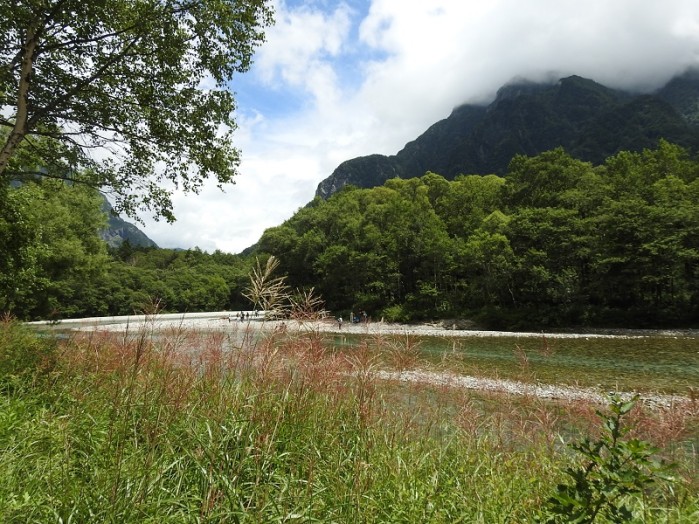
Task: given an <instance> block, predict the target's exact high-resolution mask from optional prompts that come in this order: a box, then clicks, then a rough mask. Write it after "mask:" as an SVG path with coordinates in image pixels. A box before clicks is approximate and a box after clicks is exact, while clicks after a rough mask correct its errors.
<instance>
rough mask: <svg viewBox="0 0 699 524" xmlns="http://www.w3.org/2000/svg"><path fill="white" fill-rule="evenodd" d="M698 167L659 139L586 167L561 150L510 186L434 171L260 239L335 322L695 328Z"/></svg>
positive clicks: (522, 165)
mask: <svg viewBox="0 0 699 524" xmlns="http://www.w3.org/2000/svg"><path fill="white" fill-rule="evenodd" d="M697 197H699V163H698V162H697V161H695V160H693V159H692V158H690V156H689V154H688V153H687V152H686V151H685V150H684V149H682V148H680V147H677V146H674V145H672V144H669V143H667V142H664V141H661V143H660V145H659V147H658V148H657V149H654V150H644V151H643V152H640V153H629V152H621V153H619V154H616V155H614V156H612V157H610V158H608V159H607V160H606V162H604V164H603V165H601V166H597V167H594V166H593V165H591V164H589V163H586V162H582V161H579V160H576V159H574V158H572V157H571V156H570V155H568V154H567V153H566V152H564V151H563V150H562V149H556V150H553V151H549V152H546V153H542V154H540V155H538V156H534V157H525V156H517V157H515V158H514V159H513V160H512V162H511V163H510V166H509V170H508V172H507V174H506V175H505V177H504V178H500V177H496V176H494V175H489V176H477V175H471V176H459V177H457V178H456V179H455V180H454V181H451V182H450V181H447V180H445V179H444V178H443V177H441V176H439V175H437V174H434V173H428V174H427V175H425V176H423V177H421V178H414V179H409V180H402V179H392V180H389V181H387V182H386V183H385V184H384V186H382V187H377V188H373V189H355V188H351V187H346V188H345V189H344V190H343V191H341V192H340V193H338V194H336V195H334V196H333V197H331V198H330V199H328V200H327V201H325V200H322V199H320V198H316V199H315V200H314V201H313V202H312V203H311V204H310V205H309V206H307V207H306V208H303V209H301V210H300V211H299V212H298V213H297V214H296V215H295V216H294V217H292V218H291V219H290V220H288V221H287V222H285V223H284V224H282V225H280V226H278V227H275V228H272V229H269V230H267V231H266V232H265V234H264V235H263V237H262V238H261V240H260V242H259V244H258V249H259V251H260V252H263V253H269V254H272V255H275V256H277V257H278V258H279V259H280V261H281V268H282V271H283V272H284V273H286V274H287V275H288V277H289V284H290V285H291V286H293V287H306V286H311V285H313V286H315V287H316V288H317V289H318V291H319V292H320V294H321V295H322V296H323V297H324V298H325V299H326V300H327V304H328V308H329V309H331V310H345V311H350V310H353V311H358V310H367V311H369V312H370V313H371V314H372V315H373V316H374V317H384V318H386V319H388V320H403V321H405V320H418V319H424V318H455V317H457V318H458V317H464V316H465V317H470V318H475V319H477V320H479V321H480V322H481V324H483V325H486V326H491V327H507V328H518V327H520V328H521V327H524V328H527V329H531V328H533V327H537V326H572V325H593V326H615V325H616V326H625V327H633V326H635V327H651V326H682V325H684V326H687V325H693V324H694V323H696V320H697V318H699V317H698V316H699V309H698V308H699V212H698V208H697V206H696V201H697Z"/></svg>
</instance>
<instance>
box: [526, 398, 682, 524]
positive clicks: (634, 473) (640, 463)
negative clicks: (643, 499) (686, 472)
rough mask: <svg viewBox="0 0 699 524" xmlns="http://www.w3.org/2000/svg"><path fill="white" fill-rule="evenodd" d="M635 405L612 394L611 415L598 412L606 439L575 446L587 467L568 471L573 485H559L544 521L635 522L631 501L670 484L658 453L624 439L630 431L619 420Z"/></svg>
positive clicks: (600, 438)
mask: <svg viewBox="0 0 699 524" xmlns="http://www.w3.org/2000/svg"><path fill="white" fill-rule="evenodd" d="M637 400H638V397H635V398H633V399H631V400H630V401H624V400H623V399H622V398H621V397H620V396H619V395H610V406H609V409H610V412H611V413H609V414H604V413H602V412H600V411H597V415H598V416H599V417H600V418H601V419H602V421H603V423H602V435H601V436H600V437H599V439H598V440H595V441H592V440H590V439H589V438H587V437H586V438H584V439H583V440H582V441H581V442H577V443H574V444H572V445H571V447H572V448H573V449H574V450H575V451H576V452H578V453H579V454H580V455H582V457H583V463H582V464H581V465H580V466H578V467H571V468H567V469H566V470H565V473H566V474H567V475H568V476H569V477H570V478H571V480H572V482H571V483H567V484H565V483H564V484H559V485H558V487H557V492H556V494H555V495H553V496H552V497H551V498H549V500H548V504H547V506H546V508H545V509H544V513H543V515H542V516H540V517H539V519H538V520H539V521H540V522H547V523H559V522H566V523H568V522H575V523H579V524H590V523H593V522H595V521H596V520H597V518H598V517H603V518H606V519H607V520H609V521H611V522H631V521H633V520H634V515H633V511H632V508H631V506H630V504H631V502H632V501H633V498H634V497H637V496H638V495H640V494H642V493H644V492H645V491H646V490H648V489H650V488H652V487H654V486H656V485H657V484H658V483H660V482H661V481H666V482H667V481H670V480H671V479H670V477H667V476H665V475H664V473H665V472H666V471H667V469H668V468H667V466H665V465H664V464H662V463H660V462H657V461H655V460H653V458H652V457H653V455H654V454H655V453H656V452H657V451H658V449H657V448H655V447H653V446H652V445H651V444H650V443H648V442H646V441H643V440H639V439H635V438H628V439H625V438H624V437H626V436H627V435H628V433H629V431H630V428H628V427H623V426H622V423H621V419H622V418H623V417H624V416H625V415H626V414H627V413H629V411H631V409H632V408H633V406H634V405H635V403H636V401H637Z"/></svg>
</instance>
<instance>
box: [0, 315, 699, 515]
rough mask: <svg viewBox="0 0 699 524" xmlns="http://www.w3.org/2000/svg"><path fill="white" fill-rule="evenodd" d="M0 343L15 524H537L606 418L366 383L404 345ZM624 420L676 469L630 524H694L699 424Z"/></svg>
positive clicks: (413, 351)
mask: <svg viewBox="0 0 699 524" xmlns="http://www.w3.org/2000/svg"><path fill="white" fill-rule="evenodd" d="M241 329H243V328H241ZM0 333H1V334H0V351H2V352H3V355H4V356H5V357H6V358H7V357H8V356H11V357H12V358H11V359H8V360H7V361H8V362H12V366H11V367H6V368H3V369H2V376H1V377H0V391H1V392H2V395H1V396H0V521H2V522H7V523H13V522H22V523H26V522H37V523H46V522H119V523H128V522H139V523H142V522H158V523H163V522H178V523H179V522H367V523H370V522H450V523H451V522H468V523H471V522H476V523H477V522H483V523H493V522H495V523H497V522H532V521H533V519H534V518H535V516H537V515H538V514H539V513H540V511H541V509H542V507H544V505H545V503H546V500H547V499H548V498H549V497H550V496H551V495H552V494H553V493H554V492H555V490H556V485H557V484H558V483H559V482H561V481H563V480H564V478H565V468H566V467H569V466H573V465H576V464H577V461H578V458H577V457H576V456H575V454H574V452H573V451H572V450H571V449H570V447H569V446H567V445H566V444H567V443H568V442H571V441H574V440H575V439H578V438H580V437H583V436H588V435H590V436H593V437H594V435H596V434H597V433H598V432H599V427H598V426H599V423H598V420H597V417H596V416H595V414H594V411H595V409H596V408H598V406H590V405H586V404H583V403H570V402H568V403H549V402H545V401H543V400H540V399H536V398H529V397H523V398H511V397H503V396H497V395H488V394H478V393H473V392H466V391H462V390H458V389H455V388H449V387H446V386H429V385H424V384H422V385H420V384H415V385H410V384H400V385H394V384H390V383H384V382H381V381H378V380H377V379H376V378H375V376H374V374H373V371H374V370H375V369H377V368H378V367H379V366H393V367H394V368H396V369H410V368H412V367H414V366H416V365H419V364H420V356H419V352H418V351H417V348H416V347H415V345H414V344H413V343H412V342H411V341H410V340H409V339H406V340H405V341H403V340H401V339H372V340H367V341H366V342H365V343H363V344H362V345H360V347H359V348H356V349H354V350H352V351H351V352H342V351H334V350H332V349H331V347H330V346H331V345H330V344H329V343H328V341H327V340H325V339H324V338H323V337H322V336H321V335H320V334H319V333H315V332H313V331H307V332H306V333H303V334H300V335H292V334H287V333H281V332H276V333H271V334H270V335H269V336H268V337H266V338H264V339H255V340H253V339H251V338H249V337H241V336H234V337H231V336H229V335H226V334H224V333H203V332H202V333H198V332H185V331H183V330H178V329H175V330H172V331H171V332H170V333H168V334H167V335H166V336H163V337H160V336H159V337H153V336H152V335H151V334H150V333H149V332H148V331H147V330H143V331H141V332H137V333H130V334H129V335H127V336H118V335H113V334H108V333H90V334H83V335H76V336H74V337H72V338H70V339H67V340H64V341H62V342H61V343H60V344H58V343H55V342H54V341H52V340H50V339H46V338H44V339H37V338H36V337H34V336H32V335H31V334H30V333H28V332H27V331H26V330H25V328H24V327H23V326H21V325H18V324H15V323H13V322H11V321H5V322H4V323H3V324H2V326H1V327H0ZM629 416H630V417H631V420H632V427H633V430H632V433H633V435H634V436H637V437H639V438H643V439H647V440H648V441H650V442H652V443H654V444H656V445H658V446H660V447H661V448H662V451H661V452H660V456H661V457H663V458H666V459H668V460H671V461H672V462H675V463H676V464H677V466H676V467H675V469H674V476H675V480H674V481H672V482H669V481H668V482H664V483H661V484H660V485H659V486H657V487H656V488H654V489H652V490H650V489H649V490H647V491H646V492H644V493H642V494H641V495H639V496H635V497H633V498H632V499H631V502H630V505H631V507H632V508H633V510H634V512H635V515H637V516H638V518H639V519H642V520H640V521H642V522H677V523H679V522H696V521H697V519H698V518H699V496H698V495H697V493H698V492H699V480H697V479H699V466H698V465H699V460H698V459H697V450H696V446H695V444H693V442H696V435H697V434H698V433H699V428H698V427H697V418H698V415H697V412H696V410H695V411H694V412H690V411H686V410H685V411H683V412H679V411H678V410H673V409H668V410H655V411H653V410H650V409H646V408H643V407H641V406H637V407H636V408H635V409H634V410H633V411H632V412H631V414H630V415H629Z"/></svg>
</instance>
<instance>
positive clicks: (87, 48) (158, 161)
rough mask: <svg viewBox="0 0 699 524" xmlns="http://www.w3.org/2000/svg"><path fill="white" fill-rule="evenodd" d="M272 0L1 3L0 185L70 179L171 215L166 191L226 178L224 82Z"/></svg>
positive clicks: (229, 150)
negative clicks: (0, 108) (38, 179)
mask: <svg viewBox="0 0 699 524" xmlns="http://www.w3.org/2000/svg"><path fill="white" fill-rule="evenodd" d="M268 4H269V2H268V0H90V1H84V0H0V105H2V106H3V107H5V108H9V111H5V112H4V113H3V116H1V117H0V126H1V128H2V129H4V133H3V134H2V139H0V181H2V182H3V183H7V181H8V180H16V179H26V178H32V177H36V176H44V177H47V176H49V177H61V178H70V179H74V180H76V181H80V182H84V183H87V184H89V185H91V186H93V187H99V188H104V189H105V190H109V191H111V192H112V193H113V195H114V200H115V209H116V211H126V212H127V213H129V214H133V213H135V211H136V210H138V209H144V210H150V211H151V212H152V213H153V214H154V215H155V216H163V217H165V218H167V219H168V220H173V219H174V215H173V213H172V202H171V199H170V191H171V189H167V188H166V187H164V186H165V183H169V184H170V187H179V188H182V189H184V190H185V191H194V192H196V191H197V190H198V189H199V188H200V187H201V186H202V184H203V183H204V181H205V180H206V179H210V178H212V179H214V180H216V182H217V183H218V184H219V185H222V184H224V183H227V182H230V181H231V180H232V178H233V177H234V175H236V169H237V166H238V163H239V153H238V151H237V150H236V149H235V148H234V147H233V146H232V145H231V141H230V138H231V133H232V132H233V130H234V129H235V121H234V118H233V115H232V113H233V110H234V108H235V103H234V98H233V94H232V93H231V91H230V89H229V87H228V83H229V81H230V80H231V79H232V78H233V75H234V74H236V73H239V72H244V71H246V70H247V69H248V68H249V66H250V64H251V58H252V54H253V51H254V48H255V47H256V46H257V45H259V44H260V43H261V42H262V41H263V39H264V34H263V29H264V28H265V27H266V26H268V25H269V24H271V22H272V8H271V6H269V5H268Z"/></svg>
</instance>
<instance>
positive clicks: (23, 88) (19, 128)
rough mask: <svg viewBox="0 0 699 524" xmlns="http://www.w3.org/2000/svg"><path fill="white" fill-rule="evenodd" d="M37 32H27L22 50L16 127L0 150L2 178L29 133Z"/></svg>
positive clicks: (31, 29) (30, 29) (33, 29)
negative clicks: (30, 89)
mask: <svg viewBox="0 0 699 524" xmlns="http://www.w3.org/2000/svg"><path fill="white" fill-rule="evenodd" d="M37 44H38V41H37V31H36V30H35V28H33V27H30V28H29V30H28V31H27V39H26V41H25V44H24V48H23V50H22V65H21V68H20V76H19V85H18V88H17V112H16V114H15V125H14V127H13V128H12V131H10V134H9V135H8V137H7V140H6V141H5V144H4V145H3V147H2V150H0V178H1V177H3V176H4V175H5V170H6V169H7V165H8V164H9V162H10V159H11V158H12V155H13V154H14V152H15V150H16V149H17V146H19V144H20V142H22V140H23V139H24V137H25V136H26V134H27V132H28V131H29V130H28V129H27V121H28V119H29V87H30V85H31V75H32V70H33V68H34V58H35V57H34V53H35V52H36V48H37Z"/></svg>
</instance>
